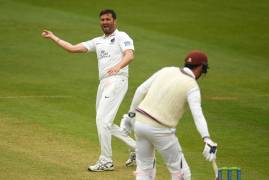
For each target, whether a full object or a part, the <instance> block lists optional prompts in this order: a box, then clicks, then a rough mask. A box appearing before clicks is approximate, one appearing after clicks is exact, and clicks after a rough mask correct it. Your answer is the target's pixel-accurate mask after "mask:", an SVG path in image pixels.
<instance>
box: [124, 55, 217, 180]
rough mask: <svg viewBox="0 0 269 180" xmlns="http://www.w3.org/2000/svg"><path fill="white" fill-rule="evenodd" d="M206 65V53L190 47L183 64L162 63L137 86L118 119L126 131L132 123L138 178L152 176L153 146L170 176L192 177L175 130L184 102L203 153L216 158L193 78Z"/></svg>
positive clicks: (150, 178) (174, 179)
mask: <svg viewBox="0 0 269 180" xmlns="http://www.w3.org/2000/svg"><path fill="white" fill-rule="evenodd" d="M207 68H208V59H207V56H206V55H205V54H204V53H202V52H200V51H192V52H190V53H189V54H188V55H187V57H186V58H185V67H184V68H182V69H181V68H178V67H165V68H163V69H161V70H159V71H158V72H156V73H155V74H153V75H152V76H151V77H150V78H149V79H148V80H146V81H145V82H144V83H143V84H141V85H140V86H139V87H138V88H137V90H136V92H135V95H134V98H133V100H132V104H131V107H130V111H129V113H128V115H125V116H124V117H123V119H122V122H121V128H122V129H124V130H125V131H126V132H130V130H131V127H132V124H133V123H134V132H135V134H136V148H137V149H136V163H137V169H136V173H135V174H136V179H137V180H153V179H155V175H156V163H155V153H154V150H155V149H156V150H157V151H159V153H160V154H161V156H162V157H163V159H164V161H165V163H166V165H167V168H168V169H169V171H170V173H171V179H172V180H190V179H191V172H190V169H189V166H188V164H187V162H186V160H185V158H184V154H183V152H182V148H181V146H180V144H179V141H178V139H177V137H176V134H175V132H176V126H177V124H178V122H179V120H180V118H181V117H182V115H183V113H184V106H185V105H186V104H187V103H188V105H189V107H190V110H191V113H192V116H193V119H194V122H195V125H196V128H197V130H198V131H199V133H200V135H201V137H202V139H203V141H204V143H205V147H204V151H203V155H204V157H205V158H206V160H208V161H213V160H215V159H216V150H217V144H216V143H214V142H213V141H212V140H211V139H210V135H209V132H208V127H207V122H206V120H205V117H204V115H203V112H202V108H201V95H200V89H199V86H198V84H197V81H196V80H198V79H199V77H200V76H201V75H202V74H203V73H204V74H205V73H207ZM134 119H135V121H134Z"/></svg>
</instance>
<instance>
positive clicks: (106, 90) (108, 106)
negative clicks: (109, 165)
mask: <svg viewBox="0 0 269 180" xmlns="http://www.w3.org/2000/svg"><path fill="white" fill-rule="evenodd" d="M127 89H128V78H127V77H125V76H120V75H115V76H110V77H107V78H104V79H102V80H101V81H100V84H99V86H98V91H97V97H96V126H97V131H98V137H99V143H100V148H101V154H100V159H101V158H104V159H106V160H107V161H112V148H111V135H114V136H115V137H117V138H119V139H121V140H122V141H124V142H125V143H126V144H127V145H128V146H129V147H130V148H131V149H134V148H135V141H134V140H133V139H132V138H130V137H129V136H127V135H126V134H125V133H124V132H123V131H122V130H121V129H120V127H119V126H117V125H116V124H113V121H114V119H115V116H116V114H117V111H118V109H119V106H120V104H121V102H122V100H123V98H124V96H125V94H126V92H127Z"/></svg>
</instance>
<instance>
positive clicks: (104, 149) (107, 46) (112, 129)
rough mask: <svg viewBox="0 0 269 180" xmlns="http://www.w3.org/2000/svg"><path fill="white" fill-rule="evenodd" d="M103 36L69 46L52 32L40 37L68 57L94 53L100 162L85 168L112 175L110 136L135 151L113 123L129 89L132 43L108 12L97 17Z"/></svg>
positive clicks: (129, 140)
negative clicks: (54, 44) (47, 40)
mask: <svg viewBox="0 0 269 180" xmlns="http://www.w3.org/2000/svg"><path fill="white" fill-rule="evenodd" d="M99 17H100V26H101V29H102V31H103V32H104V35H102V36H99V37H96V38H93V39H91V40H88V41H85V42H81V43H79V44H76V45H72V44H70V43H69V42H66V41H64V40H63V39H60V38H59V37H57V36H56V35H54V34H53V33H52V32H51V31H48V30H44V31H43V32H42V36H43V37H45V38H48V39H51V40H52V41H54V42H55V43H56V44H57V45H59V46H60V47H62V48H63V49H65V50H67V51H68V52H71V53H86V52H96V55H97V59H98V68H99V79H100V84H99V86H98V91H97V97H96V125H97V131H98V137H99V143H100V148H101V154H100V157H99V159H98V160H97V162H96V163H95V164H94V165H91V166H89V167H88V170H90V171H97V172H100V171H111V170H113V169H114V166H113V161H112V148H111V135H114V136H115V137H117V138H119V139H121V140H123V141H124V142H125V143H126V144H127V145H129V147H130V148H131V149H132V150H133V151H134V148H135V141H134V140H133V139H132V138H130V137H129V136H128V135H126V134H125V133H123V132H122V130H121V129H120V128H119V126H117V125H116V124H114V123H113V121H114V118H115V116H116V113H117V111H118V108H119V106H120V104H121V102H122V100H123V98H124V96H125V94H126V92H127V89H128V64H129V63H130V62H131V61H132V60H133V59H134V44H133V40H132V39H131V38H130V37H129V36H128V34H126V33H125V32H122V31H119V30H118V29H117V25H116V13H115V12H114V11H113V10H111V9H105V10H102V11H101V12H100V14H99Z"/></svg>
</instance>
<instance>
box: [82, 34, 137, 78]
mask: <svg viewBox="0 0 269 180" xmlns="http://www.w3.org/2000/svg"><path fill="white" fill-rule="evenodd" d="M82 45H83V46H84V47H85V48H87V49H88V51H89V52H96V55H97V59H98V69H99V79H100V80H101V79H103V78H105V77H108V76H109V75H108V73H107V71H108V69H110V68H112V67H113V66H115V65H116V64H118V63H119V62H120V61H121V59H122V57H123V54H124V51H125V50H127V49H131V50H134V44H133V40H132V39H131V38H130V37H129V36H128V34H126V33H125V32H122V31H118V30H117V29H116V30H115V31H114V32H113V33H112V34H111V35H109V36H105V35H103V36H100V37H96V38H94V39H91V40H89V41H86V42H82ZM117 75H123V76H126V77H128V66H125V67H124V68H122V69H121V70H120V71H119V72H118V73H117Z"/></svg>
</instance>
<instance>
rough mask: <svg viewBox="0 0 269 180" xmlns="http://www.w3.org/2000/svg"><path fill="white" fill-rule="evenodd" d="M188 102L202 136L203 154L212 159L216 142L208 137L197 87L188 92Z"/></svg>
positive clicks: (214, 154) (214, 157) (214, 155)
mask: <svg viewBox="0 0 269 180" xmlns="http://www.w3.org/2000/svg"><path fill="white" fill-rule="evenodd" d="M187 100H188V103H189V106H190V109H191V113H192V116H193V119H194V122H195V125H196V128H197V130H198V131H199V133H200V135H201V136H202V138H203V140H204V143H205V147H204V151H203V155H204V157H205V159H206V160H208V161H213V160H215V159H216V153H217V144H216V143H215V142H213V141H212V140H211V139H210V136H209V132H208V127H207V122H206V120H205V117H204V114H203V111H202V107H201V95H200V90H199V88H196V89H193V90H191V91H190V92H189V93H188V98H187Z"/></svg>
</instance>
